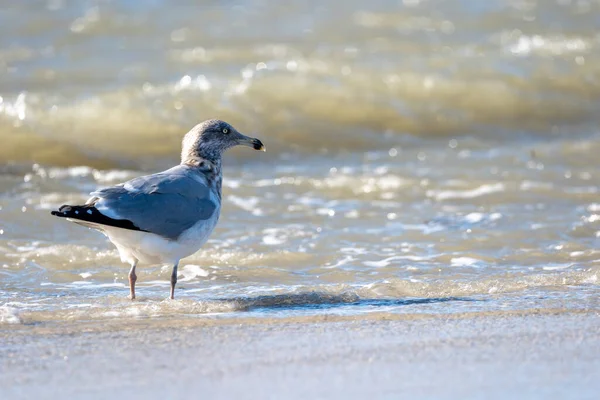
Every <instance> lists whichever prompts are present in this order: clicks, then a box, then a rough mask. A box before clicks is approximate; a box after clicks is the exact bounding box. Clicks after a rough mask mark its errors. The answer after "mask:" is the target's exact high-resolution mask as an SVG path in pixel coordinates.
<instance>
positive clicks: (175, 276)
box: [170, 261, 179, 300]
mask: <svg viewBox="0 0 600 400" xmlns="http://www.w3.org/2000/svg"><path fill="white" fill-rule="evenodd" d="M178 265H179V261H177V262H176V263H175V265H173V272H171V296H170V297H171V300H173V299H174V298H175V284H176V283H177V266H178Z"/></svg>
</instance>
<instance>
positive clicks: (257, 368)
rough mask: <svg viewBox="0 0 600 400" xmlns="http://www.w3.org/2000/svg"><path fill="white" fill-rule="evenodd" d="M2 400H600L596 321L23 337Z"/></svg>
mask: <svg viewBox="0 0 600 400" xmlns="http://www.w3.org/2000/svg"><path fill="white" fill-rule="evenodd" d="M0 335H1V337H2V342H3V343H5V344H6V345H5V346H3V349H2V353H1V356H0V361H1V364H0V365H1V366H2V374H1V375H0V388H1V389H0V391H1V393H0V394H1V398H2V399H7V400H8V399H11V400H12V399H31V398H39V399H58V398H80V399H106V398H110V397H111V396H118V397H120V398H125V397H126V398H140V399H142V398H143V399H165V398H182V399H186V398H190V399H191V398H210V399H232V398H245V399H281V398H286V399H306V398H315V399H337V398H340V399H341V398H344V399H361V398H366V397H367V396H370V397H372V398H378V399H387V398H390V399H392V398H401V397H404V398H420V399H465V398H469V399H505V398H527V399H595V398H597V394H598V393H599V392H600V380H599V379H598V378H600V375H599V371H600V345H599V344H600V314H599V313H597V312H585V311H580V312H569V311H566V310H544V311H543V312H540V311H536V310H530V311H523V312H518V313H517V312H506V313H502V312H500V313H489V314H462V315H453V316H433V315H391V316H390V315H388V316H381V315H380V316H377V315H369V316H368V317H367V318H357V317H352V318H347V317H305V318H304V317H302V318H293V319H255V320H252V319H249V320H248V321H246V322H244V323H239V320H237V321H236V323H234V324H233V323H231V321H227V320H218V319H189V320H177V321H175V320H173V321H168V320H161V321H143V320H138V321H133V322H132V324H131V325H130V326H129V327H127V328H124V327H123V325H120V328H119V329H114V327H112V326H110V324H109V325H99V326H87V327H86V326H85V325H69V324H64V323H63V324H60V325H56V326H54V327H52V326H45V327H23V326H15V327H14V328H13V329H10V330H9V329H5V330H3V331H2V333H1V334H0Z"/></svg>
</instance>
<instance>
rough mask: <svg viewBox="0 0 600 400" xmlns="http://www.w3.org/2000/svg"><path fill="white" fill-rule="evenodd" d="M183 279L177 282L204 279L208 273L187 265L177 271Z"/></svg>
mask: <svg viewBox="0 0 600 400" xmlns="http://www.w3.org/2000/svg"><path fill="white" fill-rule="evenodd" d="M179 274H181V275H182V276H183V277H182V278H180V279H179V280H180V281H181V282H188V281H191V280H193V279H195V278H205V277H207V276H208V271H206V270H205V269H202V267H200V266H199V265H193V264H188V265H184V266H183V268H182V269H181V270H180V271H179Z"/></svg>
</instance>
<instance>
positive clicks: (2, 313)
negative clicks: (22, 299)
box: [0, 306, 21, 324]
mask: <svg viewBox="0 0 600 400" xmlns="http://www.w3.org/2000/svg"><path fill="white" fill-rule="evenodd" d="M20 323H21V318H19V313H18V310H17V309H16V308H13V307H6V306H2V307H0V324H20Z"/></svg>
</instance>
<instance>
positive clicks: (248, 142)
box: [238, 135, 267, 151]
mask: <svg viewBox="0 0 600 400" xmlns="http://www.w3.org/2000/svg"><path fill="white" fill-rule="evenodd" d="M240 136H241V138H240V139H239V140H238V144H239V145H242V146H248V147H252V148H253V149H254V150H260V151H267V149H266V147H265V145H264V144H262V142H261V141H260V140H258V139H255V138H251V137H248V136H244V135H240Z"/></svg>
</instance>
